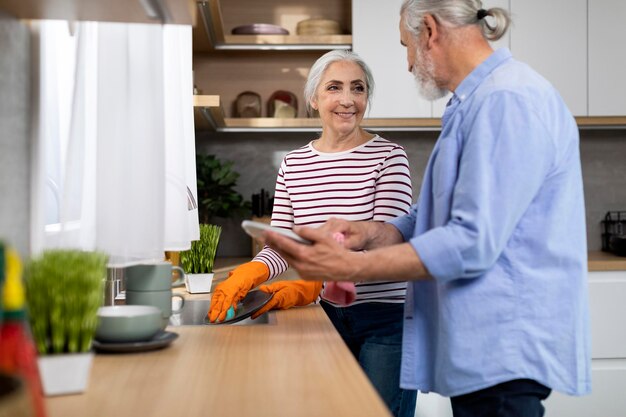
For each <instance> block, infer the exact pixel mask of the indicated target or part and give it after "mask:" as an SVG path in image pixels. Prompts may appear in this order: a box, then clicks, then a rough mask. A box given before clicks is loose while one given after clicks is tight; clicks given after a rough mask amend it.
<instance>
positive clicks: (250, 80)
mask: <svg viewBox="0 0 626 417" xmlns="http://www.w3.org/2000/svg"><path fill="white" fill-rule="evenodd" d="M589 1H590V2H593V3H594V4H597V7H596V6H594V7H591V6H590V8H589V9H590V10H589V14H588V13H587V0H573V1H568V0H556V1H555V2H549V4H544V3H545V2H539V0H494V1H492V2H491V3H490V4H488V5H487V6H489V7H501V8H504V9H506V10H509V11H511V12H512V18H513V25H512V26H511V28H510V29H509V31H508V32H507V33H506V34H505V36H504V37H503V38H502V39H500V40H498V41H496V42H494V43H493V46H494V48H499V47H503V46H505V47H509V48H510V49H511V50H512V52H513V54H514V56H515V57H516V58H517V59H520V60H521V61H525V62H527V63H529V64H530V65H531V66H533V67H534V68H535V69H537V71H539V72H540V73H541V74H542V75H544V76H545V77H546V78H547V79H548V80H549V81H551V82H552V84H553V85H554V86H555V87H556V88H557V89H558V90H559V91H560V93H561V95H562V96H563V98H564V100H565V101H566V103H567V104H568V106H569V107H570V109H571V110H572V112H573V113H574V115H575V116H576V121H577V123H578V125H579V127H581V128H582V129H585V128H592V129H593V128H624V127H626V109H625V108H624V107H626V101H624V100H622V97H623V96H624V94H625V93H626V80H624V79H623V77H622V76H621V73H622V72H623V70H622V69H623V68H625V67H626V62H625V61H626V58H624V55H623V54H621V55H620V54H618V53H616V51H619V50H620V49H619V48H620V47H619V45H617V43H618V42H619V40H620V39H622V38H623V37H624V36H623V35H624V30H625V29H623V28H622V26H621V24H620V23H619V20H618V19H619V18H620V16H623V15H624V13H619V12H618V13H615V12H614V10H618V11H623V10H624V8H625V7H626V6H624V5H622V4H621V3H620V2H619V1H618V0H589ZM200 3H202V4H205V6H203V7H204V9H205V10H206V9H207V7H208V6H207V5H209V6H211V5H212V6H211V7H212V8H216V7H218V6H220V7H221V9H220V10H219V15H221V16H222V18H221V19H218V22H217V23H215V22H214V23H213V24H212V25H209V26H213V27H218V28H220V30H218V32H219V33H221V35H220V36H217V37H216V38H217V39H218V41H217V46H214V45H211V44H210V43H209V42H208V41H207V39H208V35H207V30H206V29H205V27H204V25H198V26H197V27H196V28H195V30H194V51H195V56H194V69H195V78H196V84H197V85H198V87H199V88H200V89H201V90H202V91H203V92H205V93H206V94H211V95H215V96H217V97H218V98H219V101H220V106H221V108H222V113H223V118H222V119H223V121H222V122H221V123H212V124H211V123H206V121H205V120H199V119H196V120H197V125H198V126H199V127H200V128H205V129H211V130H218V131H223V132H240V131H252V132H254V131H283V130H289V131H318V130H319V129H320V124H319V120H317V119H309V118H306V117H305V116H306V115H305V114H304V110H303V108H304V103H303V97H302V88H303V85H304V81H305V79H306V75H307V73H308V70H309V68H310V66H311V65H312V64H313V62H314V61H315V60H316V59H317V58H318V57H319V56H320V55H321V54H322V53H323V52H324V51H325V50H326V49H324V50H322V48H328V49H334V48H350V47H352V48H353V49H354V50H355V51H356V52H357V53H359V54H360V55H361V56H362V57H363V58H364V59H365V61H366V62H367V63H368V65H369V66H370V67H371V68H372V71H373V74H374V81H375V84H376V87H375V91H374V96H373V99H372V105H371V107H370V109H369V112H368V114H367V116H366V118H365V119H364V121H363V125H364V126H365V127H367V128H371V129H376V130H378V131H385V130H404V131H410V130H428V131H430V130H438V129H440V127H441V125H440V117H441V115H442V114H443V112H444V109H445V104H446V102H447V100H448V97H445V98H443V99H440V100H437V101H435V102H433V103H430V102H428V101H426V100H424V99H422V98H421V97H420V96H419V95H418V92H417V88H416V86H415V81H414V79H413V76H412V74H410V73H409V72H408V71H407V69H408V64H407V62H406V51H405V49H404V47H402V46H401V45H400V40H399V36H400V35H399V30H398V24H399V11H400V5H401V3H402V1H401V0H390V1H389V2H387V3H385V6H384V7H381V3H380V2H379V1H377V0H353V1H347V0H343V1H340V2H333V1H331V0H321V1H318V2H314V1H312V0H301V1H298V2H296V3H294V2H287V0H272V1H271V2H268V3H267V5H266V4H265V3H264V4H263V7H261V6H259V5H258V4H257V2H254V1H253V0H237V1H228V2H220V1H219V0H209V1H206V2H204V1H201V2H200ZM613 3H615V6H613ZM590 5H591V3H590ZM592 9H593V10H592ZM598 9H601V10H598ZM201 14H202V13H201ZM318 15H320V16H322V17H328V18H334V19H335V20H338V21H340V22H341V24H342V27H344V28H346V32H349V31H350V32H351V33H352V34H351V35H342V37H341V38H340V39H341V40H340V41H338V42H339V43H332V42H331V43H329V42H330V40H329V39H317V40H314V41H310V40H309V41H305V40H304V39H302V38H301V37H297V36H295V37H293V36H291V35H289V36H287V37H280V36H278V37H275V38H272V39H273V40H271V41H270V40H268V39H267V37H265V38H263V37H257V38H255V39H253V38H250V37H244V38H241V39H242V40H237V39H239V38H237V37H233V36H231V35H227V33H229V32H230V30H231V29H232V28H233V27H235V26H237V25H240V24H244V23H251V22H252V21H257V22H258V21H260V20H264V21H265V22H267V23H273V24H277V25H281V26H284V27H287V28H288V29H290V30H294V29H293V28H295V22H297V21H298V20H302V19H304V18H307V17H311V16H318ZM213 16H215V13H213ZM554 16H561V18H560V20H559V22H558V23H556V22H554ZM588 17H589V19H590V23H589V27H588V26H587V18H588ZM609 18H610V19H612V20H609V21H611V22H614V23H615V24H612V25H609V28H607V27H606V26H607V25H606V21H607V19H609ZM587 28H589V32H590V34H589V54H590V61H588V60H587V49H588V48H587V39H588V38H587ZM307 42H309V43H310V44H307ZM606 42H609V43H610V42H613V43H615V46H614V47H613V48H606V46H605V43H606ZM311 47H312V48H315V49H314V50H311V49H310V48H311ZM216 48H217V49H216ZM233 49H236V50H233ZM595 56H597V57H598V59H597V60H596V61H593V62H592V61H591V60H592V59H593V57H595ZM609 58H610V59H609ZM588 62H589V63H588ZM605 62H609V63H610V64H611V67H610V70H609V71H607V68H606V64H605ZM588 65H589V71H587V66H588ZM605 74H608V75H610V77H606V76H605ZM615 86H617V89H616V88H615ZM278 89H286V90H290V91H292V92H294V93H295V94H296V95H297V97H298V104H299V112H298V118H294V119H273V118H267V117H263V118H254V119H240V118H233V117H232V110H231V108H232V103H233V102H234V101H235V98H236V96H237V94H239V93H240V92H242V91H244V90H253V91H256V92H257V93H259V94H261V97H262V99H263V100H264V102H263V107H264V114H265V107H266V100H267V98H268V97H269V96H270V95H271V94H272V92H274V91H275V90H278ZM588 91H589V93H588ZM602 96H603V97H602ZM604 97H608V98H604ZM588 107H589V110H588ZM206 113H207V111H206V110H205V111H204V113H203V112H200V111H197V114H198V116H199V117H200V116H202V115H203V114H206Z"/></svg>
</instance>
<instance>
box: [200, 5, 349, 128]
mask: <svg viewBox="0 0 626 417" xmlns="http://www.w3.org/2000/svg"><path fill="white" fill-rule="evenodd" d="M198 4H199V9H200V12H201V16H202V17H203V19H202V20H203V21H205V22H206V24H202V25H198V26H197V27H196V28H195V29H194V82H195V84H196V86H197V88H198V89H199V90H201V91H202V92H206V93H208V94H210V95H214V96H219V100H220V102H221V103H220V105H221V107H222V109H223V114H224V121H223V125H222V126H223V127H230V128H231V129H235V130H236V129H246V128H247V129H255V128H268V127H269V128H272V127H274V128H279V129H280V128H284V127H285V126H290V127H291V128H293V129H299V128H300V129H307V128H318V126H319V123H318V121H316V120H313V119H308V118H307V117H306V116H307V115H306V111H305V103H304V97H303V94H302V90H303V88H304V83H305V81H306V76H307V75H308V70H309V68H310V66H311V65H312V64H313V63H314V62H315V61H316V60H317V58H319V57H320V56H321V55H322V54H324V53H325V52H326V51H328V50H331V49H349V48H351V47H352V37H351V35H350V32H351V18H350V16H351V3H350V1H349V0H341V1H336V0H316V1H313V0H303V1H299V2H296V3H294V2H293V1H289V0H272V1H267V2H262V3H260V2H258V1H255V0H237V1H221V2H220V1H219V0H209V1H200V2H198ZM309 18H324V19H332V20H335V21H337V22H339V25H340V27H341V30H342V32H343V33H342V34H340V35H320V36H299V35H296V26H297V23H298V22H300V21H302V20H305V19H309ZM252 23H269V24H273V25H278V26H280V27H283V28H285V29H287V30H288V31H289V33H290V35H230V33H231V30H232V29H233V28H235V27H237V26H241V25H246V24H252ZM276 90H288V91H291V92H293V93H294V94H295V95H296V97H297V100H298V115H297V116H298V117H297V118H295V119H274V118H269V117H261V118H235V117H233V116H234V115H233V113H234V112H233V104H234V102H235V100H236V98H237V95H238V94H239V93H241V92H244V91H254V92H256V93H258V94H259V95H260V96H261V100H262V103H261V104H262V116H267V100H268V99H269V97H270V96H271V95H272V93H273V92H274V91H276Z"/></svg>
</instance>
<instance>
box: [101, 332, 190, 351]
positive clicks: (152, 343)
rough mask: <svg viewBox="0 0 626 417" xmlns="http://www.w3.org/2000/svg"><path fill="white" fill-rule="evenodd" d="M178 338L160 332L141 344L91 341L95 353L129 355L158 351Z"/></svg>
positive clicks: (175, 335) (172, 334)
mask: <svg viewBox="0 0 626 417" xmlns="http://www.w3.org/2000/svg"><path fill="white" fill-rule="evenodd" d="M177 338H178V333H174V332H168V331H161V332H159V333H157V334H156V335H155V336H154V337H153V338H152V339H150V340H146V341H143V342H126V343H107V342H100V341H98V340H95V339H94V341H93V348H94V349H95V350H96V351H97V352H113V353H130V352H145V351H147V350H154V349H160V348H164V347H166V346H168V345H169V344H170V343H172V342H173V341H174V340H176V339H177Z"/></svg>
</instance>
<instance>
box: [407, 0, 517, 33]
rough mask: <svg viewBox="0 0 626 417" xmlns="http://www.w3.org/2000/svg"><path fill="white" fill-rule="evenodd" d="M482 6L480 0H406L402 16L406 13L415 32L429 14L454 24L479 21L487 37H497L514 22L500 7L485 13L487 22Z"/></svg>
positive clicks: (447, 23) (446, 22)
mask: <svg viewBox="0 0 626 417" xmlns="http://www.w3.org/2000/svg"><path fill="white" fill-rule="evenodd" d="M481 9H482V1H480V0H404V3H402V7H401V8H400V16H404V18H405V24H406V28H407V30H408V31H409V32H411V33H413V34H414V35H418V34H419V31H420V26H421V24H422V18H423V17H424V15H425V14H430V15H432V16H433V17H434V18H435V19H437V21H439V22H440V23H443V24H446V25H448V26H452V27H459V26H466V25H479V26H480V28H481V29H482V32H483V36H484V37H485V39H487V40H490V41H497V40H498V39H500V38H501V37H502V36H504V34H505V33H506V31H507V29H508V28H509V25H510V24H511V17H510V15H509V12H508V11H506V10H504V9H502V8H500V7H492V8H491V9H487V10H485V16H487V17H490V18H491V21H490V22H488V21H487V17H484V18H479V17H478V11H479V10H481Z"/></svg>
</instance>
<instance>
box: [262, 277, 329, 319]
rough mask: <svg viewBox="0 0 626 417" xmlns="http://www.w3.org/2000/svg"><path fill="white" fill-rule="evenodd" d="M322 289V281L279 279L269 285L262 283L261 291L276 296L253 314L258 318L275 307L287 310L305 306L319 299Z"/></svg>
mask: <svg viewBox="0 0 626 417" xmlns="http://www.w3.org/2000/svg"><path fill="white" fill-rule="evenodd" d="M321 290H322V281H304V280H298V281H278V282H275V283H273V284H269V285H261V286H260V287H259V291H263V292H264V293H267V294H274V296H273V297H272V298H271V299H270V300H269V301H268V302H267V304H265V305H264V306H263V307H262V308H261V309H260V310H259V311H257V312H255V313H254V314H253V315H252V318H253V319H256V318H257V317H259V316H260V315H261V314H263V313H265V312H267V311H270V310H272V309H274V308H276V309H280V310H287V309H288V308H291V307H294V306H305V305H307V304H310V303H312V302H313V301H315V300H316V299H317V296H318V295H319V294H320V291H321Z"/></svg>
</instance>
